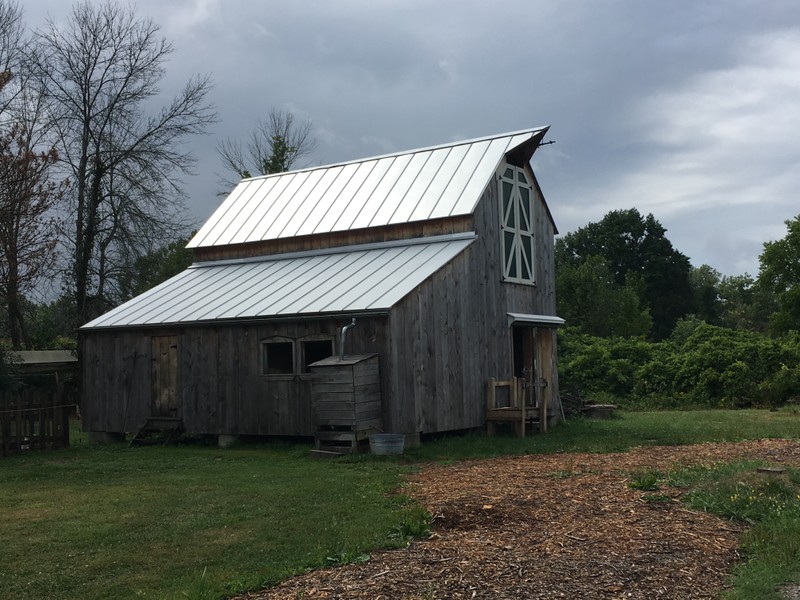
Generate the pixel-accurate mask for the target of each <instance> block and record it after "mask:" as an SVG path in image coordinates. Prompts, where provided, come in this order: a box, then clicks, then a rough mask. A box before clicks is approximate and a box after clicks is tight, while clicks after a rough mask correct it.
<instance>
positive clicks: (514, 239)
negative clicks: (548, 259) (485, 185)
mask: <svg viewBox="0 0 800 600" xmlns="http://www.w3.org/2000/svg"><path fill="white" fill-rule="evenodd" d="M499 185H500V229H501V239H502V251H503V281H513V282H515V283H528V284H533V283H534V279H535V277H534V273H535V266H534V262H533V260H534V252H533V247H534V246H533V219H534V214H533V209H534V203H533V186H532V185H531V181H530V179H529V178H528V174H527V173H526V172H525V169H522V168H520V167H515V166H514V165H509V164H503V165H502V166H501V167H500V178H499Z"/></svg>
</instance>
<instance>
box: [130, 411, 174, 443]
mask: <svg viewBox="0 0 800 600" xmlns="http://www.w3.org/2000/svg"><path fill="white" fill-rule="evenodd" d="M182 434H183V421H182V420H181V419H178V418H175V417H149V418H147V419H145V421H144V423H142V424H141V425H140V426H139V430H138V431H137V432H136V435H134V436H133V437H132V438H131V441H130V443H129V444H128V445H129V446H156V445H159V446H166V445H167V444H169V443H170V442H173V441H175V440H177V439H178V438H179V437H180V436H181V435H182Z"/></svg>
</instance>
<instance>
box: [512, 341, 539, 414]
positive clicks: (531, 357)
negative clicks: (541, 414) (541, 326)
mask: <svg viewBox="0 0 800 600" xmlns="http://www.w3.org/2000/svg"><path fill="white" fill-rule="evenodd" d="M534 332H535V330H534V329H533V328H532V327H524V326H515V327H513V328H512V335H513V340H514V348H513V354H514V377H519V378H521V379H524V380H525V403H526V404H527V405H528V406H537V401H536V396H535V394H536V391H535V390H536V388H535V386H534V384H535V383H536V382H537V381H538V379H539V374H538V373H537V364H536V342H535V333H534Z"/></svg>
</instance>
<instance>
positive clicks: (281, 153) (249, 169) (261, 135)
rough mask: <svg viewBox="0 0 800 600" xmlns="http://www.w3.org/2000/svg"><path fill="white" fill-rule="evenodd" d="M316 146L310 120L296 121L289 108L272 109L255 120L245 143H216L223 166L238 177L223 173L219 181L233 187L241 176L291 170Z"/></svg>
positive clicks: (227, 186) (227, 140) (226, 141)
mask: <svg viewBox="0 0 800 600" xmlns="http://www.w3.org/2000/svg"><path fill="white" fill-rule="evenodd" d="M316 147H317V142H316V140H315V139H314V137H313V136H312V124H311V121H308V120H306V121H302V122H297V121H296V119H295V116H294V114H292V113H291V112H289V111H288V110H278V109H275V108H273V109H272V110H270V112H269V114H268V115H267V118H266V119H264V120H259V121H257V122H256V123H255V125H254V127H253V130H252V131H251V132H250V136H249V137H248V139H247V143H246V144H245V145H244V146H243V145H242V143H241V142H240V141H234V140H231V139H226V140H224V141H222V142H220V143H219V144H218V145H217V153H218V154H219V156H220V159H221V160H222V166H223V168H224V169H225V171H227V172H232V173H234V174H235V175H236V176H237V179H236V180H232V179H231V178H230V177H229V176H224V175H220V176H219V183H220V185H222V186H223V187H224V188H226V190H230V188H232V187H233V186H234V185H236V183H237V182H238V179H245V178H248V177H254V176H258V175H271V174H273V173H281V172H283V171H288V170H290V169H291V168H292V167H293V166H294V165H295V164H296V163H297V162H298V161H299V160H300V159H302V158H304V157H306V156H308V155H310V154H311V153H312V152H313V151H314V150H315V149H316ZM224 193H227V191H226V192H224Z"/></svg>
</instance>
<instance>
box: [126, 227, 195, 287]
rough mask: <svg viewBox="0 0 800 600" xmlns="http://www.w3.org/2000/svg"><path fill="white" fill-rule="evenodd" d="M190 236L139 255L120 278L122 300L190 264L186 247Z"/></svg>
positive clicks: (190, 252) (165, 278) (162, 280)
mask: <svg viewBox="0 0 800 600" xmlns="http://www.w3.org/2000/svg"><path fill="white" fill-rule="evenodd" d="M190 239H191V236H189V237H186V238H182V239H179V240H175V241H174V242H170V243H169V244H167V245H165V246H162V247H160V248H157V249H155V250H153V251H151V252H148V253H147V254H145V255H143V256H140V257H139V258H137V259H136V261H135V262H134V263H133V265H132V266H131V268H130V269H129V270H128V272H127V273H126V275H125V276H124V277H123V278H122V287H121V293H122V297H123V300H128V299H130V298H133V297H134V296H137V295H139V294H142V293H144V292H146V291H147V290H149V289H150V288H153V287H155V286H157V285H158V284H159V283H162V282H164V281H166V280H167V279H169V278H170V277H174V276H175V275H177V274H178V273H180V272H181V271H184V270H185V269H187V268H188V267H189V265H191V264H192V251H191V250H189V249H188V248H186V244H188V243H189V240H190Z"/></svg>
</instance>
